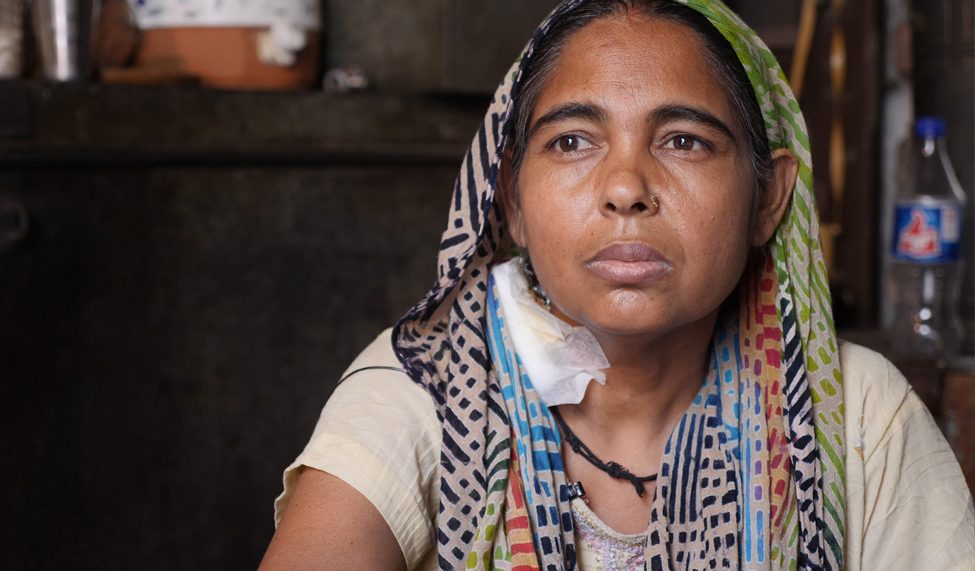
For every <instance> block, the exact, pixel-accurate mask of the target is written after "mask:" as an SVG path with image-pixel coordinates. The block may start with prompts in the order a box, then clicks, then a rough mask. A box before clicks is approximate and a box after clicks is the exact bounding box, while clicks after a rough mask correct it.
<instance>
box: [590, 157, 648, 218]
mask: <svg viewBox="0 0 975 571" xmlns="http://www.w3.org/2000/svg"><path fill="white" fill-rule="evenodd" d="M642 166H645V165H639V164H636V163H635V161H627V162H626V163H625V164H620V163H617V164H615V165H613V166H612V168H610V169H608V172H607V173H606V175H605V180H604V182H603V196H602V198H601V204H600V209H601V210H602V211H603V213H605V214H609V213H616V214H621V215H652V214H656V212H657V211H658V210H659V203H658V201H657V197H656V195H655V194H654V193H653V192H652V189H651V183H650V177H649V173H648V172H646V168H641V167H642Z"/></svg>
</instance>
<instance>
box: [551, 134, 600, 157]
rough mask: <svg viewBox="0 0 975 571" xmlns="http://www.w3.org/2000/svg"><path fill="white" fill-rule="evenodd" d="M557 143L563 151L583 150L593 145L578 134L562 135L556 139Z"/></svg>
mask: <svg viewBox="0 0 975 571" xmlns="http://www.w3.org/2000/svg"><path fill="white" fill-rule="evenodd" d="M555 144H556V146H557V147H558V148H559V150H560V151H562V152H563V153H572V152H575V151H582V150H585V149H588V148H589V147H591V146H592V143H590V142H589V141H587V140H585V139H583V138H582V137H580V136H578V135H562V136H561V137H559V138H558V139H556V141H555Z"/></svg>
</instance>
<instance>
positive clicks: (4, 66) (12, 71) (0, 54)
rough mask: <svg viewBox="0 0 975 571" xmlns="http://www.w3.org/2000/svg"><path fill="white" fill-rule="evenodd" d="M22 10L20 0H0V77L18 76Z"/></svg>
mask: <svg viewBox="0 0 975 571" xmlns="http://www.w3.org/2000/svg"><path fill="white" fill-rule="evenodd" d="M22 10H23V1H22V0H0V79H9V78H12V77H18V76H20V70H21V66H22V62H23V59H22V49H23V45H24V42H23V32H22V30H23V11H22Z"/></svg>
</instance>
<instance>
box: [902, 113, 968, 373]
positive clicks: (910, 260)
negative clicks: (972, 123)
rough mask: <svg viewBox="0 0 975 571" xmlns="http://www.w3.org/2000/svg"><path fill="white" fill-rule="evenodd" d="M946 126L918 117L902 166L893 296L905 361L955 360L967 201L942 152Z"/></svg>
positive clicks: (959, 334)
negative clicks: (908, 156)
mask: <svg viewBox="0 0 975 571" xmlns="http://www.w3.org/2000/svg"><path fill="white" fill-rule="evenodd" d="M945 130H946V129H945V122H944V119H941V118H940V117H921V118H918V120H917V122H916V123H915V125H914V137H915V139H914V143H915V148H914V151H913V154H912V158H911V160H910V162H909V163H908V164H906V165H903V166H904V171H903V174H904V176H903V178H902V179H901V180H902V182H901V187H900V191H899V194H898V197H897V208H896V213H895V219H894V240H893V254H894V259H893V264H892V268H891V275H890V291H891V294H892V301H893V304H894V308H895V311H896V319H895V322H894V325H893V331H892V342H893V349H894V351H895V352H896V353H897V355H898V356H900V357H904V358H920V359H943V358H947V357H951V356H954V355H956V354H957V353H958V349H959V345H960V343H961V339H962V336H963V329H962V322H961V318H960V317H959V316H958V296H959V293H960V287H961V276H962V259H961V234H962V228H961V221H962V219H963V211H962V209H963V208H964V205H965V194H964V192H962V189H961V185H959V184H958V179H957V178H956V177H955V171H954V169H953V168H952V167H951V161H950V160H949V159H948V152H947V150H946V149H945V138H944V137H945Z"/></svg>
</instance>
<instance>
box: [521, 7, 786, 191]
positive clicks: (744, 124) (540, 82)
mask: <svg viewBox="0 0 975 571" xmlns="http://www.w3.org/2000/svg"><path fill="white" fill-rule="evenodd" d="M629 13H636V14H639V15H641V16H643V17H646V18H648V19H658V18H659V19H663V20H669V21H671V22H674V23H676V24H681V25H683V26H686V27H688V28H690V29H691V30H693V31H694V32H695V33H696V34H697V36H698V37H699V38H700V39H701V43H702V45H703V47H704V57H705V60H706V61H707V63H708V65H709V66H710V68H711V70H712V72H714V73H715V75H716V76H717V79H718V80H719V82H720V83H721V84H722V85H726V86H727V91H726V95H727V96H728V99H729V102H730V103H731V107H732V109H733V110H734V113H735V116H736V120H737V121H738V124H739V127H740V128H741V129H743V130H744V132H745V134H746V136H747V138H748V153H749V156H750V158H751V163H752V171H753V173H754V176H755V190H756V192H755V196H754V199H753V203H754V206H753V210H754V207H757V204H758V196H759V191H760V190H761V189H764V188H765V187H766V185H767V184H768V182H769V181H771V179H772V176H773V174H774V169H773V164H772V155H771V150H770V148H769V142H768V137H767V135H766V134H765V119H764V118H763V116H762V110H761V108H760V107H759V105H758V100H757V99H756V98H755V92H754V91H753V89H752V85H751V82H750V81H749V79H748V74H747V73H745V68H744V67H742V65H741V61H740V60H739V59H738V56H737V54H736V53H735V48H733V47H732V46H731V44H730V43H728V40H726V39H725V38H724V36H722V35H721V32H719V31H718V29H717V28H715V27H714V25H712V24H711V22H710V21H709V20H708V19H707V18H706V17H705V16H704V15H703V14H701V13H699V12H697V11H695V10H694V9H693V8H689V7H687V6H685V5H683V4H679V3H677V2H674V1H673V0H592V1H589V2H583V3H582V4H580V5H579V6H577V7H576V8H574V9H572V10H571V11H569V12H568V13H566V14H565V15H564V16H563V17H562V18H561V19H560V20H559V21H558V22H556V23H555V24H554V25H553V26H552V28H551V29H550V30H549V32H548V34H547V35H546V36H545V38H544V39H543V40H542V41H541V43H540V44H539V45H538V47H537V48H536V50H535V53H534V54H533V55H532V57H531V60H530V61H529V62H527V68H526V69H525V74H524V78H523V80H522V82H521V88H520V90H519V92H518V93H517V94H515V97H514V117H513V119H514V121H513V126H514V133H513V137H512V161H513V162H512V165H511V166H512V172H513V174H514V179H515V180H517V178H518V173H519V172H520V170H521V162H522V160H523V159H524V156H525V150H526V148H527V146H528V131H529V128H530V122H531V116H532V114H533V113H534V111H535V104H536V102H537V101H538V97H539V95H540V94H541V92H542V90H543V89H544V88H545V85H546V84H547V82H548V78H549V77H550V76H551V74H552V72H553V71H554V69H555V66H556V65H557V63H558V60H559V57H560V56H561V55H562V48H563V46H564V45H565V42H566V41H567V40H568V39H569V38H570V37H571V36H572V35H573V34H574V33H575V32H577V31H579V30H581V29H582V28H584V27H586V26H587V25H588V24H590V23H592V22H594V21H596V20H600V19H603V18H610V17H620V16H626V15H627V14H629Z"/></svg>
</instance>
